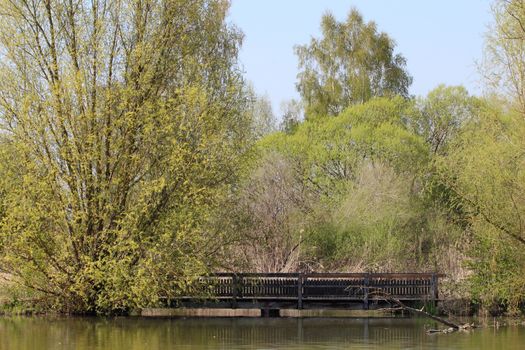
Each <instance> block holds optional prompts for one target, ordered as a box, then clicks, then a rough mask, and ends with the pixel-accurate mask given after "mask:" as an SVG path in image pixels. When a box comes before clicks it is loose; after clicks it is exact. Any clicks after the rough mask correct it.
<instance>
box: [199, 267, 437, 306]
mask: <svg viewBox="0 0 525 350" xmlns="http://www.w3.org/2000/svg"><path fill="white" fill-rule="evenodd" d="M443 276H444V275H442V274H437V273H304V274H303V273H237V274H236V273H216V274H213V275H210V276H206V277H202V279H201V282H202V283H203V284H204V285H206V286H208V291H209V295H210V296H211V297H213V298H216V299H219V300H221V299H222V300H224V299H231V300H264V299H272V300H281V301H283V300H294V301H297V303H298V306H299V308H301V307H302V303H303V302H304V301H358V300H359V301H363V302H364V303H365V307H366V306H367V305H368V301H370V300H377V299H381V298H382V296H384V295H385V294H388V295H389V296H391V297H394V298H397V299H400V300H429V301H435V300H438V280H439V278H440V277H443Z"/></svg>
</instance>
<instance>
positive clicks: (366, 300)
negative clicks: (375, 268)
mask: <svg viewBox="0 0 525 350" xmlns="http://www.w3.org/2000/svg"><path fill="white" fill-rule="evenodd" d="M369 286H370V273H367V274H366V275H365V288H364V293H365V295H364V298H363V309H365V310H368V308H369V305H368V287H369Z"/></svg>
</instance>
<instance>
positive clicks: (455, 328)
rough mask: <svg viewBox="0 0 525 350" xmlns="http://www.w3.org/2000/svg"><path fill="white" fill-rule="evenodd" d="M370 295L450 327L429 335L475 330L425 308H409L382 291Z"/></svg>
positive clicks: (430, 331) (472, 326)
mask: <svg viewBox="0 0 525 350" xmlns="http://www.w3.org/2000/svg"><path fill="white" fill-rule="evenodd" d="M369 295H376V296H379V297H380V298H382V299H383V300H385V301H387V302H390V303H392V304H395V305H397V306H398V307H399V308H400V309H403V310H406V311H408V312H411V313H413V314H418V315H424V316H426V317H429V318H431V319H433V320H435V321H438V322H440V323H442V324H444V325H447V326H449V327H450V328H448V329H445V330H435V329H433V330H429V331H427V332H428V333H437V332H441V333H450V332H454V331H458V330H466V329H470V328H474V324H468V323H467V324H464V325H459V324H456V323H454V322H452V321H449V320H447V319H444V318H441V317H438V316H435V315H432V314H430V313H428V312H426V311H424V307H423V308H421V309H416V308H413V307H410V306H407V305H405V304H403V303H402V302H401V301H400V300H399V299H397V298H394V297H393V296H391V295H390V294H388V293H385V292H383V291H380V290H376V291H372V292H370V294H369Z"/></svg>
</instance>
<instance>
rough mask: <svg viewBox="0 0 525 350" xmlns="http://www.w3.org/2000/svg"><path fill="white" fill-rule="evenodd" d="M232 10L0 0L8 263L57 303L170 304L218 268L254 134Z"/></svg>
mask: <svg viewBox="0 0 525 350" xmlns="http://www.w3.org/2000/svg"><path fill="white" fill-rule="evenodd" d="M86 5H87V4H86ZM227 8H228V3H227V2H225V1H215V0H199V1H192V2H187V1H177V0H175V1H159V2H147V3H143V2H135V1H115V2H109V3H103V2H97V1H93V2H92V3H90V4H89V6H80V7H78V6H76V5H75V4H73V3H67V4H65V3H62V2H58V1H49V2H46V3H45V4H44V3H41V4H40V3H39V4H38V5H37V6H36V7H33V5H32V4H30V3H27V2H25V1H2V2H0V13H1V15H0V16H1V18H0V20H1V21H2V27H1V29H0V46H1V50H2V55H3V57H2V63H1V65H0V77H1V81H0V123H1V124H0V126H1V131H0V132H1V133H2V136H5V140H7V146H5V147H2V149H1V150H0V152H1V153H0V157H1V158H2V159H1V161H0V164H2V168H1V169H0V172H1V173H2V175H3V176H2V179H1V180H0V181H1V183H0V185H1V187H2V190H1V191H0V193H2V194H3V197H2V199H1V200H2V208H3V215H4V217H3V219H2V221H1V223H0V242H1V245H2V248H3V249H2V251H1V255H0V269H1V271H5V272H8V273H9V274H11V275H12V276H13V277H14V278H16V279H17V282H18V283H19V284H20V285H21V286H23V287H26V288H29V289H32V290H33V291H36V292H37V293H40V294H41V296H42V298H41V299H40V300H43V302H45V304H46V305H48V306H52V307H54V308H57V309H60V310H62V311H69V312H104V313H107V312H126V311H128V310H130V309H132V308H135V307H140V306H146V305H155V304H157V303H158V302H159V300H160V299H161V298H163V299H170V298H173V297H174V296H176V295H179V294H181V293H184V292H186V291H187V290H188V288H190V287H191V281H192V280H193V279H195V278H196V277H197V276H199V275H202V274H203V273H206V271H207V267H208V266H209V265H210V264H212V263H213V255H212V254H211V252H213V251H214V249H212V248H213V247H212V245H213V244H212V243H215V242H217V240H219V239H220V237H221V235H222V233H223V232H222V231H215V230H210V229H209V225H210V222H211V215H212V214H213V213H214V211H216V210H217V208H219V207H220V206H221V204H222V202H223V200H224V198H226V197H227V193H228V191H229V186H230V185H231V184H232V183H233V182H234V181H235V176H236V172H237V169H238V168H239V161H240V155H241V154H242V153H244V152H245V150H246V149H247V148H248V146H249V143H250V142H251V137H252V134H251V131H250V126H251V125H252V121H251V119H250V118H251V116H250V115H249V113H245V110H246V104H247V102H248V101H247V98H246V96H245V88H244V86H243V84H242V77H241V76H240V73H239V71H238V69H237V61H236V57H237V52H238V47H239V45H240V42H241V40H242V35H241V33H239V32H238V31H237V30H236V29H235V28H234V27H231V26H229V25H227V24H225V16H226V12H227ZM123 28H124V30H123Z"/></svg>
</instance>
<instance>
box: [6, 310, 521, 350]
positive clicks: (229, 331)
mask: <svg viewBox="0 0 525 350" xmlns="http://www.w3.org/2000/svg"><path fill="white" fill-rule="evenodd" d="M425 327H430V328H435V327H436V325H435V324H434V323H433V322H428V321H426V320H422V319H368V320H367V319H302V320H301V319H262V318H258V319H143V318H112V319H100V318H49V317H45V318H37V317H31V318H24V317H18V318H11V317H4V318H2V317H0V350H18V349H23V350H25V349H28V350H29V349H31V350H40V349H46V350H62V349H68V350H69V349H78V350H86V349H90V350H91V349H111V350H124V349H125V350H134V349H146V350H155V349H462V350H463V349H476V350H480V349H481V350H483V349H506V350H514V349H516V350H518V349H519V350H523V349H525V327H518V326H511V327H502V328H499V330H497V331H495V330H494V329H493V328H484V329H477V330H475V331H472V332H470V333H453V334H433V335H427V334H426V333H425Z"/></svg>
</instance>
